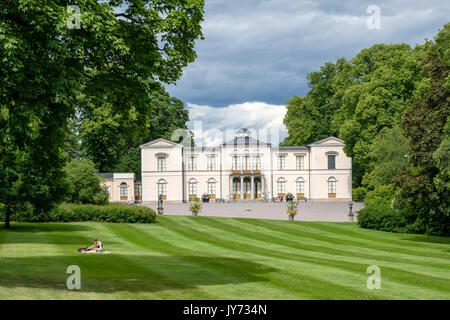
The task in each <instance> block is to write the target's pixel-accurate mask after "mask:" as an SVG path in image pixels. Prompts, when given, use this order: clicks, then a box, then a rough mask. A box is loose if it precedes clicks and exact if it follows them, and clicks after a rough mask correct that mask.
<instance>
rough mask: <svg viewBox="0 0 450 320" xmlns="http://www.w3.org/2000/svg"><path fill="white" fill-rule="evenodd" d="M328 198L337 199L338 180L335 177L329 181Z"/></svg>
mask: <svg viewBox="0 0 450 320" xmlns="http://www.w3.org/2000/svg"><path fill="white" fill-rule="evenodd" d="M328 198H336V179H335V178H334V177H330V178H329V179H328Z"/></svg>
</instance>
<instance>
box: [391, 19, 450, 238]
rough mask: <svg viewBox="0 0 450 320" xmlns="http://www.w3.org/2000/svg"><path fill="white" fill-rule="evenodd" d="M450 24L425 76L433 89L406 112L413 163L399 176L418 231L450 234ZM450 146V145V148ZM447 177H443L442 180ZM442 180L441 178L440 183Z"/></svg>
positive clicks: (401, 199)
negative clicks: (449, 163) (448, 125)
mask: <svg viewBox="0 0 450 320" xmlns="http://www.w3.org/2000/svg"><path fill="white" fill-rule="evenodd" d="M449 57H450V25H449V24H447V25H446V26H445V27H444V29H443V30H441V31H440V32H439V34H438V35H437V36H436V37H435V40H434V42H433V43H431V44H430V47H429V51H428V55H427V57H426V59H425V61H424V64H423V71H422V77H424V78H429V79H430V81H429V82H428V83H429V86H428V90H426V91H425V94H424V95H423V96H421V97H420V96H419V97H416V99H415V100H414V102H413V104H412V105H411V107H410V108H408V110H406V111H405V113H404V115H403V122H402V124H403V128H404V130H405V134H406V136H407V137H408V139H409V146H410V149H411V156H410V158H411V166H410V168H409V169H408V170H406V171H405V172H404V173H403V175H402V176H401V177H400V178H399V179H398V181H397V186H398V187H399V189H400V193H399V197H398V200H399V206H401V207H403V208H408V209H409V210H410V211H411V212H413V213H414V215H415V217H416V221H415V223H414V225H413V226H412V230H413V231H415V232H426V233H431V234H438V235H449V234H450V193H449V188H448V171H447V170H448V164H446V163H445V159H448V158H449V154H448V149H447V148H448V147H446V146H448V129H446V125H447V123H448V118H449V117H450V108H449V107H448V106H449V102H450V94H449V92H450V90H449V88H450V86H449V83H450V66H449V64H448V61H449ZM446 150H447V151H446ZM441 179H442V180H441ZM436 182H437V183H436Z"/></svg>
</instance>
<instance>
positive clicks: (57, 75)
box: [0, 0, 204, 227]
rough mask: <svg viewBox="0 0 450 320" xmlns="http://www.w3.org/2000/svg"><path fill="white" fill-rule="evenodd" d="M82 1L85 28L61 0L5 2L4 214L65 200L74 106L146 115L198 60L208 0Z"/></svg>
mask: <svg viewBox="0 0 450 320" xmlns="http://www.w3.org/2000/svg"><path fill="white" fill-rule="evenodd" d="M62 3H63V4H62ZM77 5H78V6H79V8H80V11H81V28H79V29H76V28H75V29H72V28H69V27H68V24H67V21H68V19H69V18H70V13H68V12H67V7H66V2H64V1H63V2H61V1H58V0H47V1H28V0H16V1H6V2H5V1H3V2H2V7H1V10H0V34H1V36H0V58H1V61H2V68H0V137H1V139H0V172H2V173H3V174H2V175H0V202H1V203H4V204H6V205H7V207H6V209H5V210H6V216H7V217H9V216H10V215H11V213H12V210H13V208H14V207H15V206H16V205H18V204H20V203H23V202H24V201H27V200H28V201H30V203H31V204H32V205H33V207H34V211H35V212H36V213H39V212H46V211H48V210H49V209H50V208H51V207H52V206H54V205H55V204H56V203H57V202H59V201H60V200H62V199H63V198H64V196H65V190H64V189H62V186H64V185H65V184H64V183H63V180H64V176H63V174H62V172H63V166H64V164H65V163H64V159H65V155H64V152H63V150H64V146H65V141H64V140H65V137H66V136H67V134H68V131H69V130H68V120H69V119H70V118H71V117H73V116H74V115H75V107H76V106H78V105H79V104H83V103H84V104H90V105H91V106H93V105H95V106H96V107H102V106H108V107H110V108H112V109H113V110H114V111H115V112H117V113H121V112H123V113H124V114H126V115H130V114H131V115H139V114H141V113H143V114H145V112H143V111H144V110H145V108H146V107H147V105H148V96H149V94H150V93H151V92H155V90H157V89H158V88H161V87H162V84H163V83H168V84H170V83H174V82H175V81H176V80H177V79H179V78H180V77H181V75H182V69H183V68H184V67H186V65H187V64H188V63H191V62H193V61H194V60H195V58H196V53H195V50H194V44H195V41H196V40H197V39H199V38H202V32H201V25H200V23H201V21H202V20H203V6H204V3H203V1H202V0H163V1H157V2H154V3H153V4H152V5H151V6H147V5H143V3H142V2H141V1H124V0H107V1H102V2H99V1H97V0H83V1H78V2H77ZM97 143H101V142H97ZM5 226H6V227H9V222H8V219H7V222H6V224H5Z"/></svg>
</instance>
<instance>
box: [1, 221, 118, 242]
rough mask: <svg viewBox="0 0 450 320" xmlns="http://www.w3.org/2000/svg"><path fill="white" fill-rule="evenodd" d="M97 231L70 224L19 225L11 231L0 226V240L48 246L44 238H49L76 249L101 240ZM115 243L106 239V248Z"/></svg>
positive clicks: (81, 225) (12, 225) (14, 225)
mask: <svg viewBox="0 0 450 320" xmlns="http://www.w3.org/2000/svg"><path fill="white" fill-rule="evenodd" d="M78 231H81V232H89V231H92V234H89V233H87V234H86V236H80V235H74V234H73V233H75V232H78ZM98 232H99V231H98V230H97V229H95V228H92V227H90V226H88V225H83V224H71V223H41V222H34V223H31V222H30V223H20V224H11V229H8V230H5V229H4V226H3V225H2V224H0V239H2V236H3V237H4V239H2V240H3V241H0V243H1V242H4V243H7V244H18V243H21V244H49V243H50V242H49V239H48V238H47V237H46V235H47V236H51V237H50V239H51V243H53V244H58V245H64V244H74V245H77V246H78V247H82V246H87V245H92V243H91V242H92V238H93V237H99V238H100V239H101V240H103V238H102V235H101V234H98ZM117 243H118V242H116V241H113V240H112V241H111V240H109V239H108V241H107V244H108V246H109V245H111V244H117Z"/></svg>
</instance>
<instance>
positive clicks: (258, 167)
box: [254, 156, 261, 170]
mask: <svg viewBox="0 0 450 320" xmlns="http://www.w3.org/2000/svg"><path fill="white" fill-rule="evenodd" d="M254 159H255V166H254V168H255V170H261V157H260V156H256V157H255V158H254Z"/></svg>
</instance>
